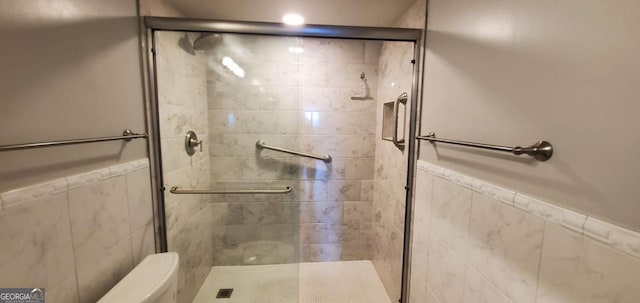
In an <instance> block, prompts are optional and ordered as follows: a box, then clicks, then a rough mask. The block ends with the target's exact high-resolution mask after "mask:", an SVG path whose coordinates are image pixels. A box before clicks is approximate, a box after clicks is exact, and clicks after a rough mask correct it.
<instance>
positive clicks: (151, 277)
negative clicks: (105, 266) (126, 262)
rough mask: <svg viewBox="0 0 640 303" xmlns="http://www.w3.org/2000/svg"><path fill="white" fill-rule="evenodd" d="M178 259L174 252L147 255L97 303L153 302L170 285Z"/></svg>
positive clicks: (175, 273)
mask: <svg viewBox="0 0 640 303" xmlns="http://www.w3.org/2000/svg"><path fill="white" fill-rule="evenodd" d="M178 261H179V257H178V254H177V253H175V252H168V253H160V254H153V255H149V256H147V257H146V258H145V259H144V260H142V262H140V264H138V266H136V267H135V268H134V269H133V270H132V271H131V272H130V273H129V274H128V275H127V276H126V277H124V279H122V280H120V282H118V284H116V286H114V287H113V288H112V289H111V290H110V291H109V292H108V293H107V294H106V295H104V297H102V299H100V300H99V301H98V303H111V302H118V303H122V302H131V303H134V302H135V303H138V302H139V303H147V302H153V300H155V299H156V298H157V297H158V296H159V295H161V294H162V293H163V292H164V291H165V290H166V288H167V287H169V286H170V285H171V282H172V278H173V277H175V276H176V275H177V271H178Z"/></svg>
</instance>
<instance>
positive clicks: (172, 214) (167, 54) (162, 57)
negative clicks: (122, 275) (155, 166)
mask: <svg viewBox="0 0 640 303" xmlns="http://www.w3.org/2000/svg"><path fill="white" fill-rule="evenodd" d="M196 37H198V35H197V34H186V33H178V32H158V33H157V47H156V56H157V74H158V102H159V116H160V121H162V122H161V123H160V143H161V149H162V168H163V181H164V186H165V188H166V189H167V190H166V191H165V196H164V198H165V211H166V224H167V241H168V250H169V251H175V252H178V253H179V255H180V271H179V272H178V302H191V301H192V300H193V298H194V297H195V294H196V293H197V291H198V289H199V288H200V285H201V284H202V283H203V282H204V279H205V278H206V275H207V274H208V272H209V270H210V269H211V266H212V260H213V251H212V250H211V247H213V232H212V230H211V228H210V226H211V224H212V220H213V215H214V208H213V207H212V205H210V204H209V203H208V202H209V200H208V199H209V196H208V195H175V194H171V193H169V189H170V188H171V187H173V186H180V187H181V188H183V189H195V188H208V187H209V150H208V149H207V148H203V149H202V151H199V150H198V151H197V152H196V153H195V154H194V155H192V156H189V155H188V154H187V153H186V151H185V147H184V146H185V145H184V140H185V135H186V133H187V132H188V131H190V130H193V131H194V132H196V134H197V135H198V139H200V140H204V141H205V142H206V140H207V138H208V131H209V129H208V127H207V123H208V118H207V99H206V98H207V93H206V90H207V87H206V56H205V55H204V53H202V52H197V51H194V50H193V49H192V45H193V44H192V43H193V41H194V40H195V39H196Z"/></svg>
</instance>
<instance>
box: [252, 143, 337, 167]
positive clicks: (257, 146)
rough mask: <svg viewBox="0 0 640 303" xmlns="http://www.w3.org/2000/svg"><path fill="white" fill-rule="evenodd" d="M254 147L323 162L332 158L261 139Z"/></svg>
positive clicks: (329, 161)
mask: <svg viewBox="0 0 640 303" xmlns="http://www.w3.org/2000/svg"><path fill="white" fill-rule="evenodd" d="M256 148H257V149H270V150H275V151H279V152H281V153H286V154H290V155H296V156H301V157H307V158H312V159H316V160H320V161H324V163H331V161H332V160H333V159H332V158H331V156H330V155H325V156H318V155H314V154H308V153H302V152H297V151H292V150H288V149H284V148H280V147H275V146H269V145H267V144H266V143H264V141H262V140H258V142H256Z"/></svg>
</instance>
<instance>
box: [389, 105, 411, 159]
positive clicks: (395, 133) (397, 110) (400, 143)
mask: <svg viewBox="0 0 640 303" xmlns="http://www.w3.org/2000/svg"><path fill="white" fill-rule="evenodd" d="M407 99H408V95H407V93H402V94H400V96H398V98H397V99H396V101H395V102H394V103H393V117H394V118H393V125H394V127H393V137H392V140H393V144H395V145H396V147H397V148H399V149H400V150H404V138H402V139H398V127H399V125H398V123H399V120H400V119H399V117H398V116H399V114H400V103H402V104H403V105H404V111H403V114H402V115H403V117H406V115H407ZM402 127H403V129H404V125H403V126H402ZM403 136H404V131H403Z"/></svg>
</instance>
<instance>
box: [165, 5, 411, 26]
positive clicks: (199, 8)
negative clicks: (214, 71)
mask: <svg viewBox="0 0 640 303" xmlns="http://www.w3.org/2000/svg"><path fill="white" fill-rule="evenodd" d="M169 1H170V2H171V3H172V4H173V5H174V6H175V7H177V8H178V9H179V10H181V11H182V12H183V13H184V14H185V15H186V16H187V17H191V18H204V19H221V20H242V21H263V22H281V19H282V16H283V15H284V14H286V13H298V14H301V15H303V16H304V17H305V19H306V23H307V24H331V25H356V26H381V27H384V26H391V25H393V24H394V23H395V22H396V21H397V20H398V19H399V18H400V17H401V16H402V14H403V13H404V12H405V11H406V10H407V9H409V7H410V6H411V5H412V4H413V3H414V2H415V0H169Z"/></svg>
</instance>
